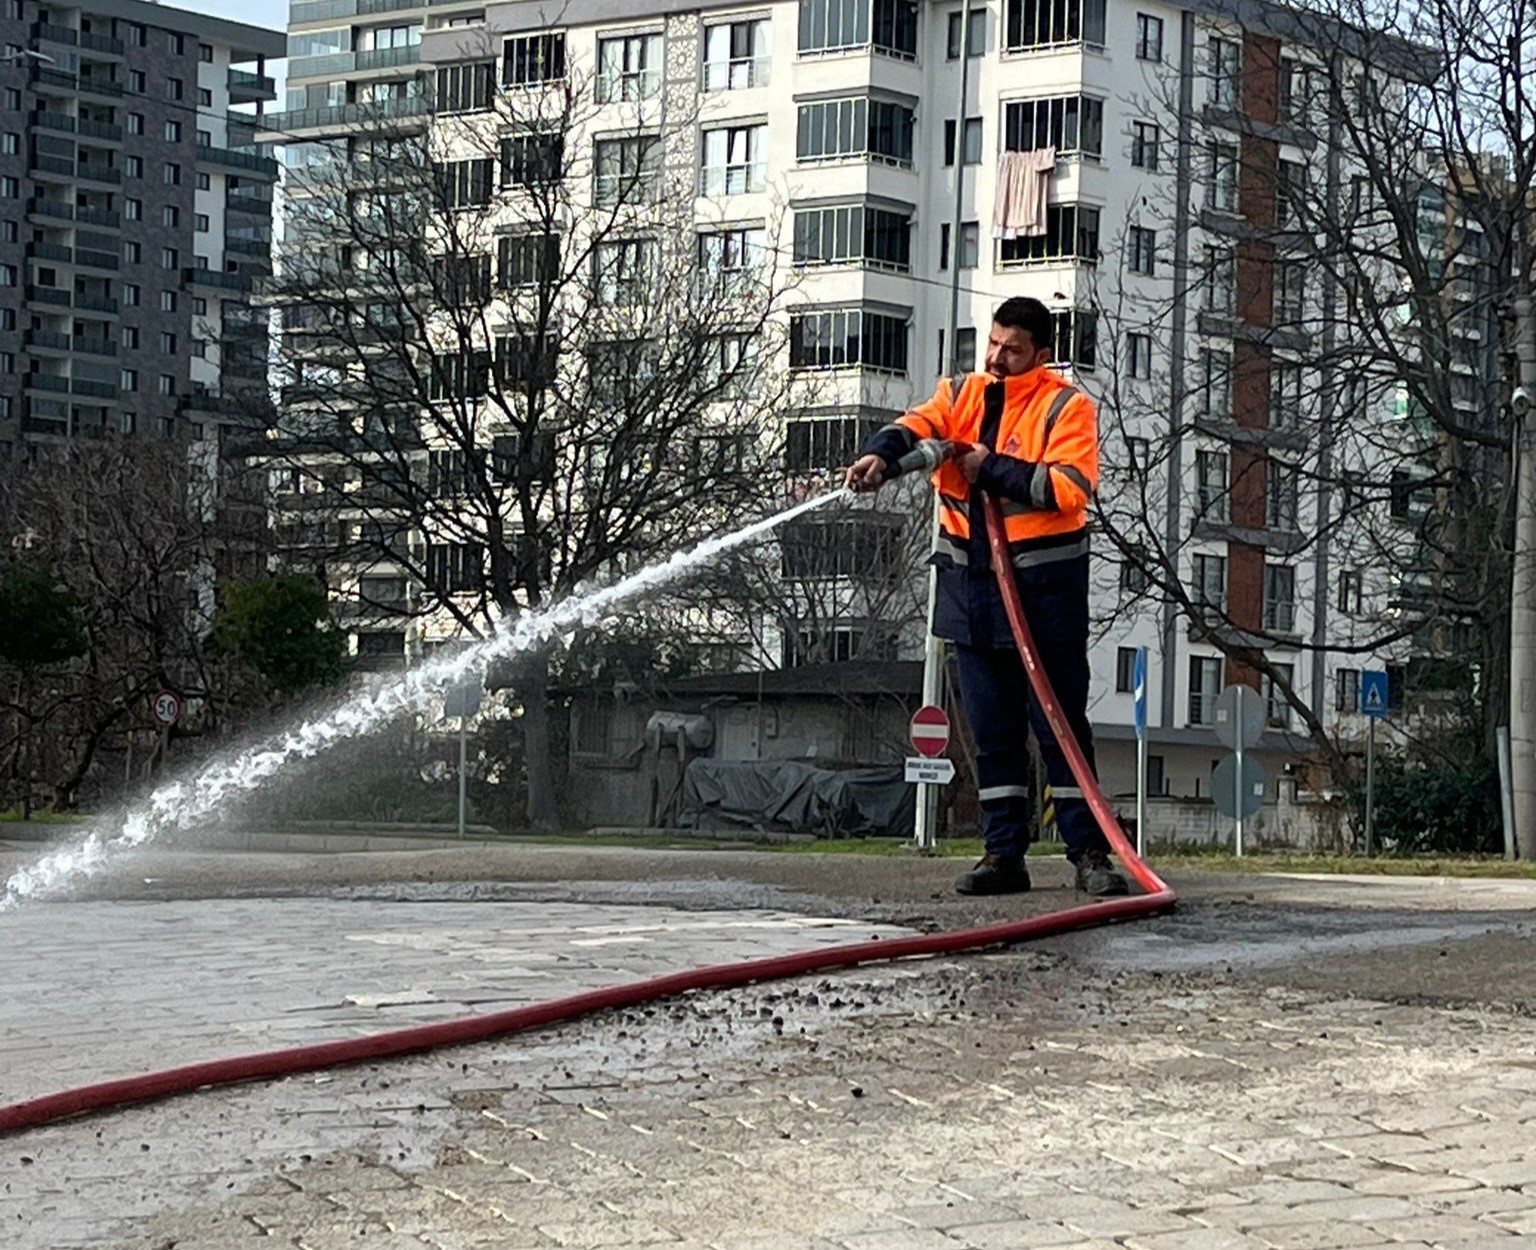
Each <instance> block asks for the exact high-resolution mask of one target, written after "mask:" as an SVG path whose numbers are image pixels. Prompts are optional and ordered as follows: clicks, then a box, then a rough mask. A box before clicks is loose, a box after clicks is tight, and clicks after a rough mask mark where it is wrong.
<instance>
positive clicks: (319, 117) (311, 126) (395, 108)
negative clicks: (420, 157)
mask: <svg viewBox="0 0 1536 1250" xmlns="http://www.w3.org/2000/svg"><path fill="white" fill-rule="evenodd" d="M429 107H430V106H429V105H428V103H427V100H426V98H425V97H423V96H410V97H408V98H406V99H403V100H379V101H375V102H372V103H364V104H333V105H330V106H328V107H326V108H317V109H289V110H288V111H287V112H284V113H268V114H267V115H266V116H265V117H263V118H261V119H260V120H261V128H262V129H263V130H265V131H268V132H271V133H274V134H283V133H287V132H289V131H294V130H315V129H319V128H321V127H326V126H354V125H358V124H366V123H368V122H378V121H390V120H393V119H396V118H409V117H424V116H426V114H427V112H428V110H429Z"/></svg>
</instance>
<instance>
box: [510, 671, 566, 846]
mask: <svg viewBox="0 0 1536 1250" xmlns="http://www.w3.org/2000/svg"><path fill="white" fill-rule="evenodd" d="M549 657H550V653H549V652H548V651H547V650H544V651H538V652H536V653H535V654H533V655H530V656H529V657H528V660H527V666H526V669H525V676H524V678H523V680H522V681H521V682H519V683H518V684H519V688H520V689H519V693H520V694H521V696H522V703H523V766H524V769H525V770H526V773H527V777H528V808H527V814H528V827H529V828H530V829H532V830H534V831H536V832H538V833H550V832H552V831H554V830H556V829H558V828H559V827H560V811H559V807H558V805H557V803H556V801H555V760H554V756H553V744H552V743H551V741H550V732H549V723H550V722H549Z"/></svg>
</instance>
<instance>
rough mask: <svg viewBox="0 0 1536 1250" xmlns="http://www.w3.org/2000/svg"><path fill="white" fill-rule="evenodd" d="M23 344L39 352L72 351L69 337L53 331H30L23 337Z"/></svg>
mask: <svg viewBox="0 0 1536 1250" xmlns="http://www.w3.org/2000/svg"><path fill="white" fill-rule="evenodd" d="M22 342H23V343H25V344H26V345H27V346H28V347H35V348H37V349H38V350H39V351H46V352H68V351H70V350H71V347H70V338H69V335H67V334H55V333H54V332H53V331H52V330H28V331H27V332H26V334H25V335H23V337H22Z"/></svg>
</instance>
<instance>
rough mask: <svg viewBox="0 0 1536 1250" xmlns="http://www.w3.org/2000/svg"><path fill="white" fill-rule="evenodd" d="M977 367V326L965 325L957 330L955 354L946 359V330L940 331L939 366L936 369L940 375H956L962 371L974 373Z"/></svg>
mask: <svg viewBox="0 0 1536 1250" xmlns="http://www.w3.org/2000/svg"><path fill="white" fill-rule="evenodd" d="M975 369H976V328H975V327H974V326H964V327H962V328H961V329H958V330H956V331H955V354H954V356H953V357H951V358H948V359H946V358H945V355H944V331H943V330H940V331H939V355H938V368H937V369H936V370H935V371H934V372H935V373H936V374H938V375H949V376H954V375H955V374H960V373H972V372H974V371H975Z"/></svg>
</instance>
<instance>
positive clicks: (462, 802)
mask: <svg viewBox="0 0 1536 1250" xmlns="http://www.w3.org/2000/svg"><path fill="white" fill-rule="evenodd" d="M468 742H469V717H467V716H461V717H459V837H460V838H463V836H464V808H465V806H466V804H467V795H468V780H467V776H466V774H467V766H466V761H467V759H468V757H469V746H468Z"/></svg>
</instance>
